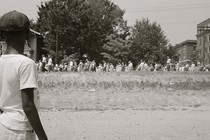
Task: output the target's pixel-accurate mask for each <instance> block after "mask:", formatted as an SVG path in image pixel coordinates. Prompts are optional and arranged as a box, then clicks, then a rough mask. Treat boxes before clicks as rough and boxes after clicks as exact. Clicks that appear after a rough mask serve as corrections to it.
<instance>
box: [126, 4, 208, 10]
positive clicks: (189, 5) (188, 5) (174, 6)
mask: <svg viewBox="0 0 210 140" xmlns="http://www.w3.org/2000/svg"><path fill="white" fill-rule="evenodd" d="M206 5H210V3H199V4H185V5H173V6H167V8H180V7H184V8H187V7H191V6H206ZM151 8H155V9H156V8H166V6H159V7H142V8H131V9H127V10H141V9H151Z"/></svg>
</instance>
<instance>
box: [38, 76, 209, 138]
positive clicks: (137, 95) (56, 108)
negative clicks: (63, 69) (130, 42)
mask: <svg viewBox="0 0 210 140" xmlns="http://www.w3.org/2000/svg"><path fill="white" fill-rule="evenodd" d="M39 76H40V77H39V79H40V81H39V84H40V93H41V110H40V113H41V119H42V122H43V125H44V128H45V129H46V132H47V134H48V136H49V139H50V140H209V138H210V133H209V132H210V75H209V74H207V73H155V74H154V73H123V74H122V73H120V74H119V73H113V74H107V73H105V74H96V73H94V74H93V73H86V74H79V73H73V74H66V73H64V74H59V73H57V74H54V73H53V74H42V75H39Z"/></svg>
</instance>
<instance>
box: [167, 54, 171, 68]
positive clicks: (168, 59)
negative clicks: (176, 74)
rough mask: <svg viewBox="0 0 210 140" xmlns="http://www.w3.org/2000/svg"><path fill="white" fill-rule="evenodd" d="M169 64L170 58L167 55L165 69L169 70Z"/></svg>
mask: <svg viewBox="0 0 210 140" xmlns="http://www.w3.org/2000/svg"><path fill="white" fill-rule="evenodd" d="M170 66H171V59H170V57H169V56H168V57H167V61H166V69H167V71H170Z"/></svg>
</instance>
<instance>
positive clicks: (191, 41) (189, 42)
mask: <svg viewBox="0 0 210 140" xmlns="http://www.w3.org/2000/svg"><path fill="white" fill-rule="evenodd" d="M186 44H194V45H196V44H197V41H196V40H185V41H183V42H181V43H179V45H181V46H183V45H186Z"/></svg>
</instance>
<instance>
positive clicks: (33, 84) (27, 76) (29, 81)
mask: <svg viewBox="0 0 210 140" xmlns="http://www.w3.org/2000/svg"><path fill="white" fill-rule="evenodd" d="M19 78H20V90H22V89H27V88H37V71H36V65H35V63H33V62H30V63H27V64H24V65H23V66H21V67H20V70H19Z"/></svg>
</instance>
